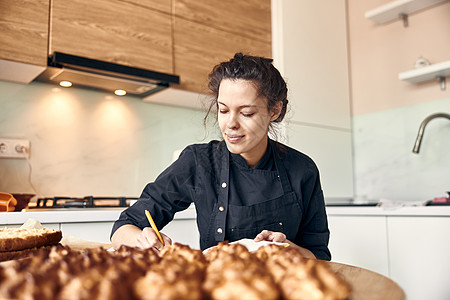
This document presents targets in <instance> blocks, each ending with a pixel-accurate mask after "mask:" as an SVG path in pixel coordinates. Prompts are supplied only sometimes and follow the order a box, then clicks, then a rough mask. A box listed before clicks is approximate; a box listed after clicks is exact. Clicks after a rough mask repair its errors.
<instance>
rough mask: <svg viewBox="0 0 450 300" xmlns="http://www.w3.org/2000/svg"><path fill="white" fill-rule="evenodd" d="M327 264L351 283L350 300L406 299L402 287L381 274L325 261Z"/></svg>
mask: <svg viewBox="0 0 450 300" xmlns="http://www.w3.org/2000/svg"><path fill="white" fill-rule="evenodd" d="M327 264H328V265H329V266H330V267H331V269H332V270H333V271H334V272H336V273H337V274H339V275H341V276H342V277H343V278H344V279H345V280H347V282H349V283H350V284H351V285H352V293H351V295H350V299H352V300H372V299H390V300H404V299H406V296H405V293H404V292H403V290H402V288H401V287H400V286H399V285H398V284H397V283H395V282H394V281H392V280H391V279H389V278H387V277H385V276H383V275H381V274H378V273H375V272H372V271H369V270H366V269H363V268H358V267H354V266H349V265H344V264H340V263H335V262H327Z"/></svg>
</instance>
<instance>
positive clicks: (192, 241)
mask: <svg viewBox="0 0 450 300" xmlns="http://www.w3.org/2000/svg"><path fill="white" fill-rule="evenodd" d="M161 232H162V233H164V234H165V235H167V236H168V237H170V238H171V239H172V243H180V244H185V245H188V246H190V247H191V248H193V249H200V234H199V232H198V228H197V221H196V220H195V219H175V220H173V221H172V222H170V223H169V224H167V225H166V227H164V228H163V229H162V230H161Z"/></svg>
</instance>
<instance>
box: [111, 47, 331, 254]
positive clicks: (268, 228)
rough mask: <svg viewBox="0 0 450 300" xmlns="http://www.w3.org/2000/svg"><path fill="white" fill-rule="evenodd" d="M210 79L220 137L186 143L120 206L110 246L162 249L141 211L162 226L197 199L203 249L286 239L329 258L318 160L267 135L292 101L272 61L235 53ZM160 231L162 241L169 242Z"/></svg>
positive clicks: (309, 251)
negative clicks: (133, 198)
mask: <svg viewBox="0 0 450 300" xmlns="http://www.w3.org/2000/svg"><path fill="white" fill-rule="evenodd" d="M209 79H210V82H209V88H210V90H211V91H212V93H213V95H214V98H213V101H212V104H211V106H210V109H209V111H208V114H209V113H210V112H211V111H212V110H214V109H217V121H218V124H219V127H220V131H221V132H222V136H223V141H222V142H219V141H211V142H210V143H208V144H196V145H191V146H188V147H187V148H186V149H184V150H183V152H182V153H181V155H180V157H179V158H178V160H177V161H175V162H174V163H173V164H172V165H171V166H170V167H169V168H167V169H166V170H165V171H164V172H163V173H162V174H161V175H160V176H158V178H157V179H156V180H155V182H153V183H149V184H148V185H147V186H146V187H145V189H144V191H143V193H142V195H141V197H140V199H139V200H138V201H137V202H136V203H135V204H134V205H133V206H131V207H130V208H128V209H126V210H125V211H124V212H122V214H121V215H120V218H119V219H118V220H117V221H116V222H115V224H114V227H113V230H112V238H111V240H112V242H113V245H114V246H115V247H117V246H119V245H121V244H126V245H131V246H138V247H142V248H149V247H152V248H154V249H155V251H159V250H160V249H162V247H163V245H162V243H161V242H160V241H159V240H158V238H157V236H156V233H155V232H154V231H153V230H152V229H151V228H150V227H149V223H148V221H147V219H146V216H145V214H144V211H145V210H146V209H147V210H149V211H150V213H151V215H152V216H153V219H154V221H155V223H156V225H157V227H158V228H162V227H164V226H165V225H166V224H167V223H168V222H170V221H171V220H172V219H173V216H174V214H175V213H176V212H178V211H180V210H184V209H186V208H187V207H188V206H189V205H190V204H191V203H192V202H194V203H195V207H196V211H197V225H198V229H199V232H200V247H201V249H206V248H208V247H211V246H214V245H216V244H217V243H218V242H220V241H224V240H228V241H230V242H231V241H235V240H239V239H242V238H254V240H255V241H262V240H266V241H273V242H286V243H289V244H291V245H292V246H293V247H297V248H298V249H299V250H300V251H301V252H302V253H303V255H304V256H306V257H310V258H319V259H325V260H330V259H331V255H330V252H329V250H328V247H327V245H328V240H329V231H328V225H327V217H326V212H325V205H324V200H323V193H322V190H321V185H320V180H319V172H318V170H317V167H316V165H315V164H314V162H313V161H312V160H311V159H310V158H309V157H307V156H306V155H304V154H302V153H300V152H298V151H296V150H294V149H292V148H289V147H287V146H284V145H282V144H280V143H277V142H275V141H273V140H271V139H270V138H269V137H268V132H269V128H271V126H272V124H274V123H278V122H281V121H282V120H283V118H284V115H285V113H286V107H287V103H288V101H287V99H286V98H287V88H286V83H285V81H284V80H283V78H282V77H281V75H280V73H279V72H278V70H277V69H276V68H275V67H274V66H273V65H272V60H271V59H266V58H262V57H253V56H248V55H243V54H241V53H237V54H236V55H235V56H234V58H232V59H231V60H230V61H227V62H223V63H221V64H219V65H217V66H216V67H214V69H213V71H212V72H211V74H210V75H209ZM208 114H207V116H206V117H208ZM205 119H206V118H205ZM162 236H163V240H164V242H165V245H168V244H171V240H170V238H169V237H167V236H165V235H162Z"/></svg>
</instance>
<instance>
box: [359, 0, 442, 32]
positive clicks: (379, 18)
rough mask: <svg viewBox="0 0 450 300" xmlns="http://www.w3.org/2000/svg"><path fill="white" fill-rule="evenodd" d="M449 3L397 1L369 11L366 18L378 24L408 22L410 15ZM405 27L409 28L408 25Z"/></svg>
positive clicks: (414, 0)
mask: <svg viewBox="0 0 450 300" xmlns="http://www.w3.org/2000/svg"><path fill="white" fill-rule="evenodd" d="M447 1H448V0H396V1H392V2H389V3H387V4H385V5H382V6H379V7H377V8H374V9H372V10H370V11H367V12H366V13H365V15H364V16H365V17H366V19H370V20H372V21H374V22H376V23H378V24H383V23H387V22H390V21H393V20H397V19H402V18H403V20H404V21H406V22H407V16H408V15H409V14H412V13H415V12H417V11H419V10H422V9H425V8H428V7H431V6H433V5H436V4H439V3H442V2H447ZM405 26H407V23H406V24H405Z"/></svg>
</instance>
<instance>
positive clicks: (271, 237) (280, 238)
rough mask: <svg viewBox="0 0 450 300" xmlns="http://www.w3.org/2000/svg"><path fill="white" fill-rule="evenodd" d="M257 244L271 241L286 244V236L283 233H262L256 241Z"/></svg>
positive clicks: (264, 231) (265, 231)
mask: <svg viewBox="0 0 450 300" xmlns="http://www.w3.org/2000/svg"><path fill="white" fill-rule="evenodd" d="M254 241H255V242H260V241H269V242H277V243H286V242H287V239H286V235H285V234H284V233H282V232H273V231H269V230H263V231H261V232H260V233H259V234H258V235H257V236H256V237H255V239H254Z"/></svg>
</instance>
